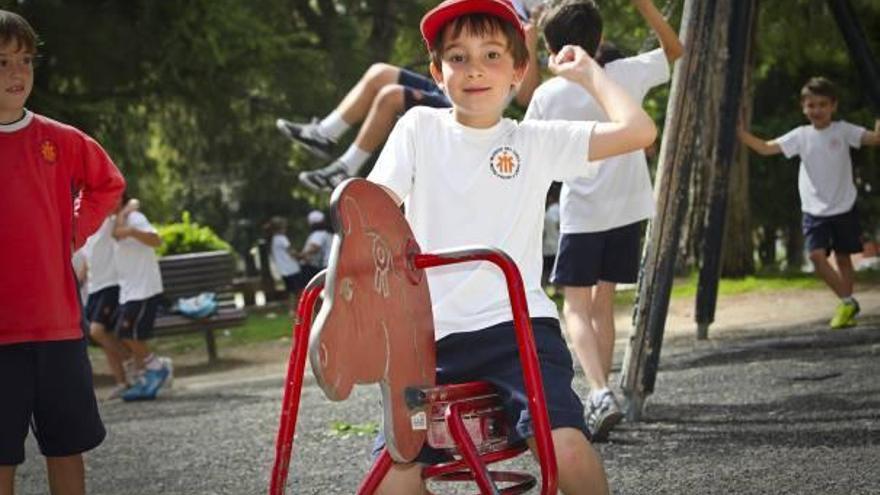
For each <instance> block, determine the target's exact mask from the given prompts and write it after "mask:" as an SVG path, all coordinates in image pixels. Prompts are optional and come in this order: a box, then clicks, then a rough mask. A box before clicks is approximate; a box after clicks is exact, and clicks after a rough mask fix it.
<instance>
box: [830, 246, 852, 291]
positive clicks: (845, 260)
mask: <svg viewBox="0 0 880 495" xmlns="http://www.w3.org/2000/svg"><path fill="white" fill-rule="evenodd" d="M834 260H835V261H836V262H837V272H838V273H839V276H840V290H841V294H840V296H841V297H847V296H851V295H852V294H853V285H854V284H855V280H856V271H855V268H853V264H852V257H851V255H850V254H849V253H836V252H835V253H834Z"/></svg>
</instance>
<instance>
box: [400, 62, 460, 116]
mask: <svg viewBox="0 0 880 495" xmlns="http://www.w3.org/2000/svg"><path fill="white" fill-rule="evenodd" d="M397 84H400V85H401V86H403V109H404V111H406V110H409V109H410V108H412V107H418V106H425V107H433V108H449V107H451V106H452V103H450V102H449V98H447V97H446V94H445V93H443V90H442V89H440V86H437V83H435V82H434V80H433V79H431V78H429V77H425V76H423V75H421V74H419V73H418V72H413V71H411V70H407V69H400V76H398V78H397Z"/></svg>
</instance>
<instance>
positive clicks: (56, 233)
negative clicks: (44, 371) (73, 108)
mask: <svg viewBox="0 0 880 495" xmlns="http://www.w3.org/2000/svg"><path fill="white" fill-rule="evenodd" d="M124 188H125V180H124V179H123V178H122V175H121V174H120V173H119V170H117V168H116V166H115V165H114V164H113V162H112V161H111V160H110V158H109V157H108V156H107V153H106V152H105V151H104V150H103V149H102V148H101V146H100V145H99V144H98V143H96V142H95V141H94V140H93V139H92V138H90V137H88V136H87V135H85V134H84V133H82V132H81V131H79V130H77V129H75V128H73V127H70V126H68V125H65V124H61V123H59V122H56V121H54V120H51V119H48V118H46V117H43V116H41V115H36V114H34V113H31V112H27V113H26V115H25V117H24V119H22V120H20V121H18V122H15V123H12V124H8V125H0V345H4V344H14V343H20V342H39V341H51V340H73V339H78V338H82V336H83V333H82V328H81V327H80V311H79V301H78V297H79V295H78V292H77V289H76V284H75V281H74V276H73V270H72V268H71V262H70V258H71V253H72V250H73V249H75V248H79V247H80V246H81V245H82V244H83V243H84V242H85V240H86V238H88V236H90V235H91V234H92V233H93V232H94V231H95V230H97V228H98V227H99V226H100V225H101V222H103V221H104V218H105V217H106V216H107V214H108V213H109V212H110V211H111V210H112V209H113V208H115V206H116V204H117V202H118V201H119V197H120V195H121V194H122V190H123V189H124ZM74 246H76V247H75V248H74Z"/></svg>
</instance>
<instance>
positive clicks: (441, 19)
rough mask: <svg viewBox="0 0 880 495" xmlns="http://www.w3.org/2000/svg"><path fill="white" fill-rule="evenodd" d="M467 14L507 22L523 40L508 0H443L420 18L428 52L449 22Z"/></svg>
mask: <svg viewBox="0 0 880 495" xmlns="http://www.w3.org/2000/svg"><path fill="white" fill-rule="evenodd" d="M467 14H489V15H493V16H495V17H498V18H500V19H501V20H502V21H506V22H509V23H510V24H512V25H513V27H515V28H516V31H517V32H518V33H519V35H520V36H521V37H522V38H523V39H525V38H526V33H525V31H524V30H523V27H522V23H521V22H520V21H519V16H518V15H517V14H516V10H514V8H513V5H511V3H510V0H445V1H444V2H442V3H441V4H440V5H438V6H436V7H434V8H433V9H431V10H430V11H428V13H427V14H425V16H424V17H422V23H421V30H422V37H423V38H424V39H425V44H427V45H428V50H432V49H433V48H434V40H436V39H437V35H438V34H439V33H440V31H441V30H442V29H443V28H444V27H445V26H446V24H448V23H449V22H450V21H452V20H454V19H456V18H458V17H461V16H463V15H467Z"/></svg>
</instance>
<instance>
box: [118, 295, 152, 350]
mask: <svg viewBox="0 0 880 495" xmlns="http://www.w3.org/2000/svg"><path fill="white" fill-rule="evenodd" d="M161 303H162V294H156V295H155V296H152V297H150V298H149V299H141V300H138V301H128V302H126V303H125V304H123V305H121V306H119V314H118V316H117V317H116V336H117V337H119V338H120V339H126V340H137V341H143V340H148V339H151V338H153V324H154V323H155V322H156V312H157V311H158V310H159V305H160V304H161Z"/></svg>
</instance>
